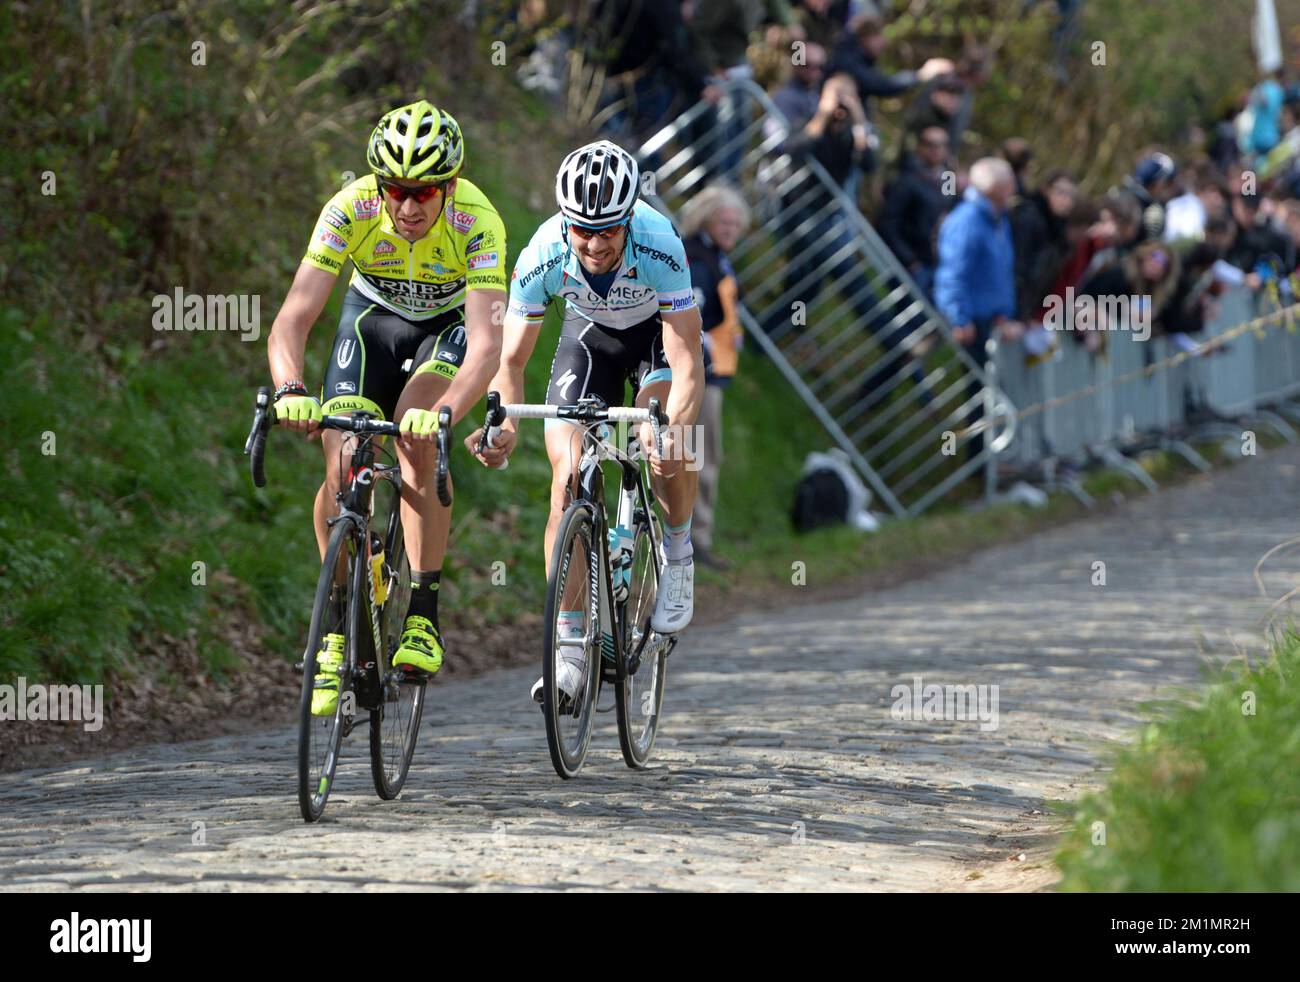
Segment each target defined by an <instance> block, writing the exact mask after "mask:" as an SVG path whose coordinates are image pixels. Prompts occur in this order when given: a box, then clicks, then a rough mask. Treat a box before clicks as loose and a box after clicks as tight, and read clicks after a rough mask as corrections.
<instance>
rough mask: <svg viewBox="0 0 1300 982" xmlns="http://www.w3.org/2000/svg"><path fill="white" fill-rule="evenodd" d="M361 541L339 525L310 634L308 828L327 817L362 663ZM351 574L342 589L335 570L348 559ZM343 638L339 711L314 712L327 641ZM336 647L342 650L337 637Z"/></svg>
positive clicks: (302, 778)
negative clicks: (356, 578) (355, 613)
mask: <svg viewBox="0 0 1300 982" xmlns="http://www.w3.org/2000/svg"><path fill="white" fill-rule="evenodd" d="M356 542H357V538H356V535H355V534H354V532H353V528H352V525H351V523H349V522H339V523H338V524H337V525H335V526H334V531H333V532H332V533H331V534H330V540H329V545H328V546H326V548H325V561H324V562H323V563H322V564H321V571H320V580H319V581H317V584H316V600H315V603H314V604H313V605H312V611H311V627H310V629H309V630H308V631H307V650H306V651H305V652H304V654H303V659H302V671H303V674H302V698H301V700H300V703H299V706H298V807H299V809H300V810H301V811H302V817H303V818H304V819H305V820H307V821H308V822H315V821H317V820H318V819H319V818H320V817H321V815H322V813H324V811H325V802H326V801H328V800H329V795H330V790H331V789H332V787H333V784H334V771H335V769H336V768H337V767H338V761H339V747H340V745H341V744H342V742H343V727H344V719H343V712H344V709H345V707H347V706H349V705H350V702H351V699H352V692H351V689H352V666H353V665H354V664H355V663H356V651H355V648H356V637H355V631H354V625H353V623H352V619H351V618H350V617H349V616H348V608H349V604H348V593H349V588H350V586H351V584H352V582H353V575H352V573H353V569H354V566H353V564H354V563H355V562H356V559H357V549H356ZM345 555H346V559H345V560H344V562H346V563H347V566H348V572H347V576H346V577H345V579H344V583H343V585H336V583H335V570H336V569H337V568H338V564H339V561H340V557H341V556H345ZM331 635H333V636H341V637H342V638H343V644H342V650H343V652H344V658H343V664H342V665H340V666H338V668H337V671H338V677H337V684H338V697H337V698H336V699H334V707H333V711H332V712H329V713H323V712H313V709H320V708H322V707H319V706H317V707H313V705H312V702H313V698H312V697H313V694H314V693H315V691H316V688H317V674H318V673H321V669H320V666H319V664H318V658H319V655H320V653H321V651H322V650H325V649H326V648H327V640H326V639H327V636H331ZM332 640H334V642H335V643H334V644H333V645H332V647H333V648H334V649H335V650H337V649H338V648H339V645H338V644H337V637H335V638H333V639H332ZM330 674H332V670H327V671H326V672H324V673H321V682H322V683H328V682H329V676H330Z"/></svg>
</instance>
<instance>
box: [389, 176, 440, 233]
mask: <svg viewBox="0 0 1300 982" xmlns="http://www.w3.org/2000/svg"><path fill="white" fill-rule="evenodd" d="M385 185H387V186H388V187H385ZM455 186H456V182H455V181H454V180H453V181H451V182H450V183H448V185H447V186H446V188H445V189H443V190H438V191H435V192H434V194H433V195H432V196H431V197H429V198H426V199H425V200H424V201H417V200H416V199H415V198H414V197H412V196H411V195H405V196H403V197H402V199H401V200H400V201H399V200H398V198H397V192H396V190H395V189H396V188H411V189H413V190H416V191H426V190H428V189H429V185H428V184H427V183H422V182H420V181H401V180H384V181H382V182H381V183H380V189H381V190H382V192H383V195H384V207H385V208H387V209H388V216H389V217H390V218H391V219H392V220H393V225H394V226H395V227H396V229H397V233H398V234H399V235H400V236H401V237H402V238H404V239H406V240H407V241H408V242H414V241H415V240H416V239H418V238H420V237H421V236H423V235H424V234H425V233H427V232H428V231H429V229H431V228H433V223H434V222H436V221H437V220H438V213H439V212H440V211H442V209H443V206H444V205H446V203H447V195H448V194H450V193H451V191H452V190H453V189H454V188H455Z"/></svg>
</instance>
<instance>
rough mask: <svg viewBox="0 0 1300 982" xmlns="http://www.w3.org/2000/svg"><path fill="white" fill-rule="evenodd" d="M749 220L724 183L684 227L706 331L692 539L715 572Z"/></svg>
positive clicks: (696, 201)
mask: <svg viewBox="0 0 1300 982" xmlns="http://www.w3.org/2000/svg"><path fill="white" fill-rule="evenodd" d="M749 221H750V216H749V207H748V206H747V205H746V204H745V200H744V198H742V197H741V196H740V194H739V192H737V191H736V190H735V189H734V188H732V187H730V186H728V185H725V184H712V185H710V186H708V187H706V188H705V189H704V190H703V191H701V192H700V193H699V194H697V195H696V196H695V197H694V198H692V199H691V200H690V201H689V202H688V203H687V204H686V206H685V207H684V208H683V209H682V216H681V221H680V223H679V226H680V229H681V233H682V239H683V240H684V243H685V246H686V259H687V261H688V262H689V263H690V267H691V286H692V288H693V289H694V291H695V302H696V304H697V305H698V306H699V308H700V314H701V316H702V318H703V324H702V326H703V330H704V381H705V385H704V405H703V407H702V408H701V410H700V419H699V423H700V427H701V433H702V437H703V441H702V442H703V446H702V448H701V451H700V452H701V456H702V458H703V459H702V461H701V464H702V466H701V468H700V485H699V492H698V494H697V496H696V499H695V514H694V517H693V518H692V521H691V538H692V541H693V543H694V547H695V561H696V562H697V563H699V564H701V565H702V566H711V567H713V568H715V569H724V568H726V566H727V563H725V562H724V561H723V560H722V559H720V558H718V557H717V556H716V555H714V552H713V532H714V524H715V521H714V519H715V513H716V508H717V501H718V474H719V471H720V470H721V467H722V393H723V391H724V390H725V389H726V387H727V386H728V385H729V384H730V383H731V379H732V377H733V376H734V375H735V374H736V368H737V364H738V362H739V357H738V352H739V350H740V345H741V339H742V337H743V332H742V330H741V327H740V284H739V283H738V282H737V279H736V271H735V269H733V268H732V265H731V262H730V260H728V259H727V253H728V252H730V251H731V250H732V249H734V248H735V247H736V243H737V242H738V241H740V237H741V236H742V235H744V234H745V233H746V232H747V231H748V230H749Z"/></svg>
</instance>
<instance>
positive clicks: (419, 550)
mask: <svg viewBox="0 0 1300 982" xmlns="http://www.w3.org/2000/svg"><path fill="white" fill-rule="evenodd" d="M422 330H423V331H424V337H423V339H422V340H421V342H420V345H419V347H418V348H417V350H416V352H415V354H414V356H413V357H412V359H411V366H412V370H411V376H410V379H409V381H407V383H406V386H405V388H403V390H402V394H401V396H400V398H399V399H398V400H397V408H396V410H395V412H394V417H393V418H394V419H396V420H398V421H400V420H401V419H402V417H403V416H404V415H405V414H406V411H407V410H408V409H436V408H437V407H438V406H439V405H440V404H441V402H442V398H443V395H444V394H445V393H446V391H447V389H448V387H449V386H450V385H451V380H452V379H453V378H455V377H456V372H457V371H458V370H459V368H460V365H461V363H462V362H463V361H464V359H465V325H464V317H463V314H462V313H461V312H457V314H456V315H455V316H453V317H450V318H446V319H443V320H441V321H440V323H439V325H437V326H432V327H429V328H428V329H422ZM397 458H398V462H399V463H400V465H401V468H402V503H401V514H402V536H403V538H404V540H405V542H406V555H407V559H408V560H409V562H410V569H411V597H410V602H409V604H408V605H407V609H406V610H405V611H404V612H403V613H404V616H405V620H404V622H403V631H402V643H401V645H400V646H399V647H398V651H397V654H396V656H394V664H408V665H414V666H416V667H417V668H421V669H424V670H425V671H427V672H436V671H438V669H439V668H440V667H441V665H442V655H443V644H442V636H441V634H440V633H439V631H438V591H439V589H440V587H441V580H442V567H443V561H444V559H445V557H446V552H447V532H448V529H449V528H450V526H451V509H450V508H447V507H444V506H443V504H442V502H441V501H439V500H438V494H437V485H436V480H435V476H434V475H435V472H436V469H437V466H438V445H437V444H436V443H433V442H429V441H419V442H412V443H407V442H404V441H398V443H397Z"/></svg>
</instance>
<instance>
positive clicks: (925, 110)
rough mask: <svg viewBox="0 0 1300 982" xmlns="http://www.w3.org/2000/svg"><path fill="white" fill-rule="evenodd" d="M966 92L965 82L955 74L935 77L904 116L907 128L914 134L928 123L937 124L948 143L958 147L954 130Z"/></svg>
mask: <svg viewBox="0 0 1300 982" xmlns="http://www.w3.org/2000/svg"><path fill="white" fill-rule="evenodd" d="M966 95H967V89H966V83H965V82H963V81H962V80H961V79H960V78H958V77H957V76H956V75H940V76H939V77H938V78H936V79H933V80H932V81H931V82H929V83H928V84H927V85H926V86H925V88H924V90H923V91H922V92H921V95H920V96H919V97H918V98H917V100H916V101H915V102H913V103H912V105H911V107H910V108H909V110H908V113H907V116H906V117H905V118H904V120H903V129H904V132H905V133H906V134H908V135H913V134H917V133H920V132H921V130H923V129H925V128H926V127H927V126H938V127H941V128H942V129H943V131H944V133H945V134H947V136H948V142H949V144H950V145H952V146H954V147H955V146H956V145H957V144H956V142H955V140H954V138H953V135H952V134H953V132H954V130H956V129H957V126H956V123H957V114H958V112H960V111H961V107H962V104H963V102H964V101H965V99H966Z"/></svg>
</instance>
